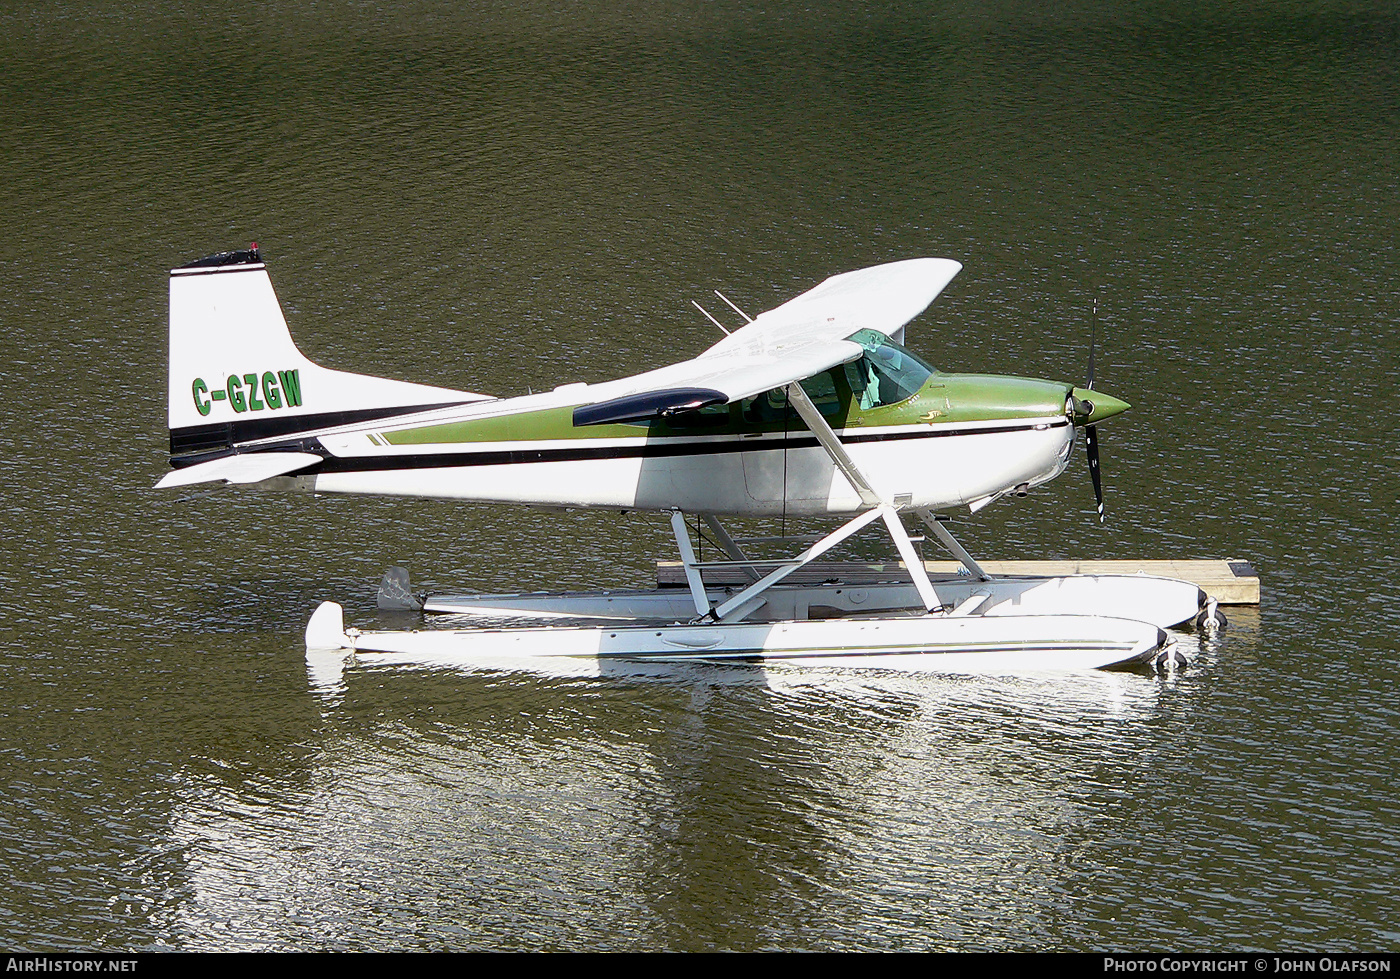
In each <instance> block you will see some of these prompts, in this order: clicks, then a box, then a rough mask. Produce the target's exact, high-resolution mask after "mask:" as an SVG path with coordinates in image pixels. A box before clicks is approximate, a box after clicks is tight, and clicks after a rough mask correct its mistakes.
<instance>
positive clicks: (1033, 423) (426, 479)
mask: <svg viewBox="0 0 1400 979" xmlns="http://www.w3.org/2000/svg"><path fill="white" fill-rule="evenodd" d="M838 434H839V435H840V436H841V438H842V442H843V444H844V446H845V448H846V450H847V452H848V453H849V455H850V456H851V458H852V460H853V461H854V462H855V464H856V465H857V466H858V467H859V468H860V470H861V471H862V472H863V473H864V474H865V475H866V477H867V478H868V479H869V481H870V483H871V485H872V486H873V487H874V488H875V489H876V490H877V491H878V492H879V493H880V495H881V496H882V497H884V498H885V499H887V500H890V501H894V502H898V503H901V504H904V505H909V506H913V507H917V508H942V507H952V506H957V505H960V504H966V503H971V502H974V501H977V500H980V499H985V498H987V497H989V496H994V495H996V494H997V493H1001V492H1004V491H1006V490H1008V489H1011V488H1014V487H1016V486H1019V485H1021V484H1028V485H1036V484H1039V483H1042V482H1044V481H1046V480H1048V479H1052V478H1054V477H1055V476H1057V475H1059V474H1060V473H1061V472H1062V471H1063V470H1064V468H1065V466H1066V464H1067V463H1068V460H1069V454H1070V450H1071V448H1072V446H1073V442H1074V428H1073V426H1071V425H1070V424H1069V423H1068V422H1067V421H1066V420H1065V418H1064V417H1063V416H1060V417H1046V418H1041V419H1024V418H1021V419H1015V420H1006V421H983V422H969V423H965V424H945V425H928V424H919V425H904V426H898V427H889V428H859V429H851V430H849V431H846V432H839V433H838ZM321 442H322V444H323V445H324V446H325V447H326V448H327V449H329V450H330V451H331V452H332V453H333V456H334V458H333V459H332V460H329V462H330V465H329V466H328V467H327V469H329V470H330V471H322V472H320V473H318V474H317V475H316V476H315V477H314V489H315V490H316V491H317V492H333V493H366V494H387V495H396V496H424V497H442V498H449V499H459V500H472V501H480V502H493V503H520V504H530V505H536V506H561V507H600V508H608V509H618V510H633V509H638V510H669V509H680V510H683V511H687V512H692V513H714V514H728V515H766V514H779V513H787V514H791V515H813V516H816V515H825V514H847V513H853V512H856V511H858V510H860V509H861V508H862V502H861V499H860V497H859V496H858V495H857V493H856V490H855V489H854V488H853V487H852V486H851V484H850V483H849V482H848V481H847V480H846V478H845V477H844V476H843V475H841V474H840V472H839V471H838V470H837V468H836V466H835V465H834V464H833V462H832V460H831V458H830V456H829V455H828V454H827V452H826V451H825V450H824V449H823V448H822V447H821V446H819V445H818V444H817V443H816V440H815V439H814V438H813V437H812V435H811V433H810V432H807V431H805V430H795V431H791V432H788V433H786V435H784V434H783V433H781V432H777V433H765V434H759V433H754V434H739V435H735V434H726V435H695V436H684V437H669V438H660V439H653V438H647V437H635V438H621V439H619V438H583V439H577V438H576V439H559V440H530V441H518V442H471V443H463V442H453V443H433V444H417V445H412V446H398V445H385V444H382V440H379V441H378V443H377V442H376V441H375V440H372V439H371V438H370V437H369V435H368V434H367V433H365V432H363V431H361V432H346V433H343V434H341V435H323V436H322V437H321Z"/></svg>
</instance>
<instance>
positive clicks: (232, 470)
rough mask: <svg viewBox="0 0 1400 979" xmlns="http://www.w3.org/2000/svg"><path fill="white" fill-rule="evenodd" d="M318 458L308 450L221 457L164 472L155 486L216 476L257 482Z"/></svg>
mask: <svg viewBox="0 0 1400 979" xmlns="http://www.w3.org/2000/svg"><path fill="white" fill-rule="evenodd" d="M320 461H321V457H320V456H318V455H314V454H313V453H310V452H258V453H251V454H248V455H233V456H225V457H224V458H222V459H215V460H213V461H212V462H201V463H199V464H198V465H195V466H186V467H185V468H184V469H176V470H175V471H174V472H171V473H167V474H166V475H165V476H164V478H162V479H161V481H160V482H158V483H156V489H170V488H171V487H172V486H192V485H193V484H195V483H208V482H212V481H213V480H216V479H222V480H226V481H227V482H230V483H261V482H262V481H263V480H264V479H271V478H272V477H274V476H285V475H287V473H293V472H296V471H297V470H298V469H305V468H306V467H307V466H313V465H315V464H316V463H318V462H320Z"/></svg>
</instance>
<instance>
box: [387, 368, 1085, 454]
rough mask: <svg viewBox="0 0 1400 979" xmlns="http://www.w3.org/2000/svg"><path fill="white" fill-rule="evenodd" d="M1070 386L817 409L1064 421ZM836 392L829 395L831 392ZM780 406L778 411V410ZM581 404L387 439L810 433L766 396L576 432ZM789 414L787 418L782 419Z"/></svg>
mask: <svg viewBox="0 0 1400 979" xmlns="http://www.w3.org/2000/svg"><path fill="white" fill-rule="evenodd" d="M1071 387H1072V386H1071V385H1068V384H1061V383H1058V382H1054V381H1038V380H1034V379H1031V378H1025V377H999V376H992V375H985V374H942V373H939V374H934V375H932V376H931V377H930V378H929V379H928V381H927V382H926V383H925V384H924V386H923V387H922V388H920V389H919V391H918V393H917V394H915V395H914V396H913V397H912V398H907V399H905V400H904V401H900V402H897V403H895V404H890V405H882V406H880V407H876V408H861V407H860V406H859V404H857V403H855V399H854V397H853V396H852V395H851V393H850V389H849V388H848V387H847V386H846V385H845V383H844V382H842V383H840V384H838V385H837V399H836V400H835V401H831V400H829V398H830V396H829V395H828V401H827V402H826V403H824V404H823V403H821V402H818V407H819V408H820V409H822V414H823V415H824V416H825V417H826V420H827V422H828V423H829V424H830V425H831V427H832V428H834V429H837V430H838V431H840V430H850V429H861V428H883V427H895V426H901V425H943V424H949V423H956V422H985V421H994V420H997V419H1016V418H1043V417H1046V416H1053V415H1062V414H1064V410H1065V399H1066V398H1067V397H1068V396H1069V392H1070V390H1071ZM829 390H830V389H828V391H829ZM775 402H776V407H775ZM575 407H576V406H575V405H569V406H566V407H560V408H546V409H542V410H539V411H524V412H519V413H515V414H506V415H496V416H493V417H487V418H475V419H467V420H463V421H457V422H446V423H443V424H438V425H424V426H421V427H418V428H408V429H401V430H399V431H390V432H383V433H381V437H382V438H383V439H384V440H385V441H387V442H388V443H389V444H390V445H450V444H460V443H471V442H533V441H540V440H570V439H665V438H682V437H685V438H694V437H696V436H702V435H715V436H720V435H729V436H738V435H749V434H756V433H776V432H782V431H785V430H786V431H795V430H799V429H803V428H805V426H804V425H803V424H802V421H801V419H799V418H798V417H797V414H796V412H793V411H787V412H785V411H784V409H783V407H782V401H781V399H780V398H779V399H774V398H770V396H769V395H760V396H759V397H758V398H750V399H745V400H744V401H743V402H737V403H735V404H731V405H727V406H717V407H714V408H705V409H700V410H698V411H691V412H686V413H684V414H682V415H677V416H675V417H672V418H656V419H652V420H651V421H647V422H631V423H628V424H619V425H585V426H582V427H575V425H574V423H573V413H574V408H575ZM785 414H786V417H784V415H785Z"/></svg>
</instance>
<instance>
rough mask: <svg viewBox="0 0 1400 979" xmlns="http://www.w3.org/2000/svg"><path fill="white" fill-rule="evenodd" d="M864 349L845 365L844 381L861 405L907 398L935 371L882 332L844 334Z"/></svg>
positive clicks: (884, 403) (867, 406)
mask: <svg viewBox="0 0 1400 979" xmlns="http://www.w3.org/2000/svg"><path fill="white" fill-rule="evenodd" d="M847 339H848V340H851V341H852V342H853V343H858V344H860V345H861V346H862V347H863V348H865V354H864V356H862V357H861V358H860V359H859V360H855V361H852V362H851V363H849V364H847V365H846V381H847V383H848V384H850V386H851V394H852V395H853V396H854V398H855V400H856V402H857V403H858V404H859V405H860V406H861V408H879V407H881V406H882V405H892V404H895V403H896V402H899V401H903V400H905V399H906V398H911V397H913V396H914V394H915V393H917V392H918V390H919V388H921V387H923V386H924V382H925V381H927V380H928V379H929V377H930V376H931V375H933V374H935V373H937V371H936V370H935V368H933V367H931V366H930V365H928V364H926V363H924V362H923V361H922V360H920V359H919V358H918V357H917V356H915V355H914V354H913V353H912V352H910V351H908V350H905V349H904V348H903V347H901V346H900V345H899V344H897V343H895V342H894V341H893V340H891V339H890V338H889V337H887V336H885V335H884V334H883V333H877V332H875V331H874V330H860V331H858V332H856V333H853V334H851V335H850V336H849V337H847Z"/></svg>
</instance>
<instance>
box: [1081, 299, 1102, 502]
mask: <svg viewBox="0 0 1400 979" xmlns="http://www.w3.org/2000/svg"><path fill="white" fill-rule="evenodd" d="M1098 334H1099V301H1098V300H1097V299H1095V300H1094V315H1093V318H1092V319H1090V320H1089V376H1088V377H1087V378H1086V379H1085V381H1084V387H1086V388H1087V389H1088V390H1090V391H1092V390H1094V348H1095V347H1097V346H1098ZM1093 413H1094V406H1093V403H1092V402H1090V404H1089V414H1090V415H1091V416H1092V415H1093ZM1084 455H1085V457H1086V458H1087V459H1088V460H1089V478H1090V479H1091V480H1093V482H1094V503H1095V504H1096V505H1097V506H1098V508H1099V523H1103V522H1104V514H1103V481H1102V479H1101V478H1100V476H1099V426H1097V425H1085V426H1084Z"/></svg>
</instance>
